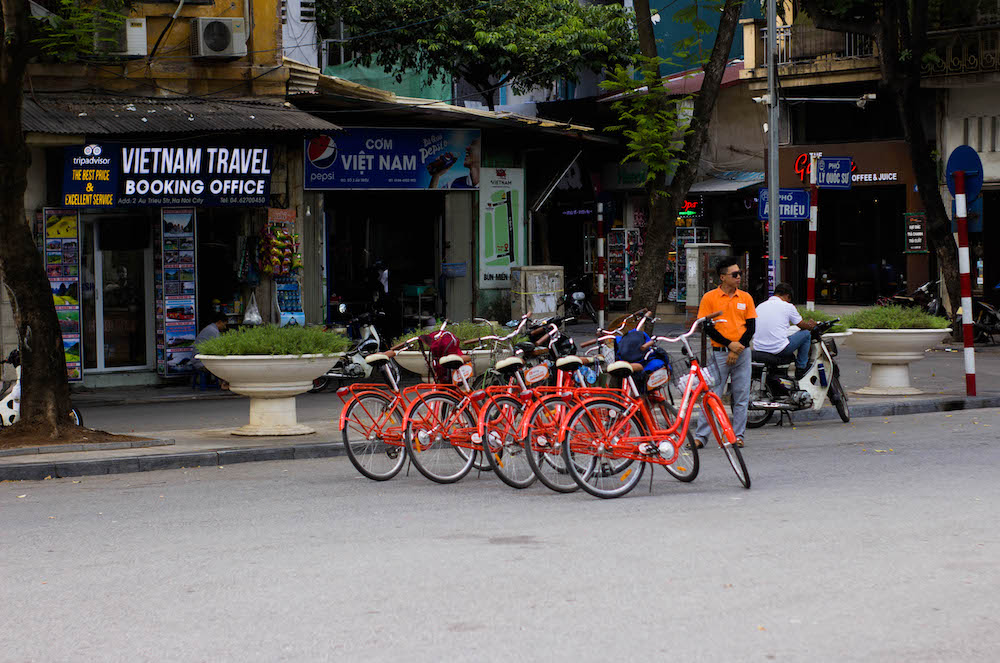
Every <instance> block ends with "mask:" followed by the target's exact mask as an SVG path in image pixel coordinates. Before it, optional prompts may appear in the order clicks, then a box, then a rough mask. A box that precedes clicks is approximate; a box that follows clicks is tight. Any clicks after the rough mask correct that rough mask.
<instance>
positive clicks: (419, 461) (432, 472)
mask: <svg viewBox="0 0 1000 663" xmlns="http://www.w3.org/2000/svg"><path fill="white" fill-rule="evenodd" d="M457 428H465V429H468V430H475V429H476V420H475V419H474V418H473V416H472V413H471V412H469V409H468V408H462V407H461V406H460V405H459V401H458V399H456V398H455V397H454V396H450V395H448V394H427V395H424V396H421V397H420V400H418V401H417V402H416V403H415V404H414V405H413V407H412V408H411V409H410V411H409V416H408V417H407V419H406V435H405V439H406V449H407V451H408V452H409V454H410V460H412V461H413V464H414V466H416V468H417V470H419V471H420V473H421V474H423V475H424V476H425V477H427V478H428V479H430V480H431V481H436V482H438V483H454V482H456V481H458V480H460V479H461V478H462V477H464V476H465V475H466V474H468V473H469V471H470V470H471V469H472V463H473V461H474V460H475V457H476V454H477V453H479V452H477V451H474V450H472V449H467V448H465V447H459V446H455V445H454V444H452V442H451V439H450V436H451V435H453V432H454V431H455V430H456V429H457Z"/></svg>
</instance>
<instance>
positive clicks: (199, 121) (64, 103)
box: [22, 93, 340, 136]
mask: <svg viewBox="0 0 1000 663" xmlns="http://www.w3.org/2000/svg"><path fill="white" fill-rule="evenodd" d="M22 126H23V128H24V131H26V132H36V133H48V134H86V135H89V136H101V135H105V136H111V135H122V134H156V133H200V132H245V131H259V132H307V131H335V130H338V129H339V128H340V127H338V126H337V125H335V124H331V123H330V122H327V121H326V120H323V119H320V118H318V117H316V116H314V115H310V114H309V113H306V112H305V111H302V110H299V109H298V108H295V107H294V106H292V105H291V104H289V103H287V102H282V101H274V102H268V101H261V100H259V99H233V100H219V101H207V100H199V99H189V98H184V99H151V98H147V97H109V96H103V95H86V94H80V93H62V94H56V93H44V94H26V95H25V97H24V117H23V120H22Z"/></svg>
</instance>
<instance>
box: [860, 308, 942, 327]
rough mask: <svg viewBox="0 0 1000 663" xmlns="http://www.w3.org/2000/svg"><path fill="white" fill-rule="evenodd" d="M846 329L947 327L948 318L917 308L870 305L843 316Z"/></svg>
mask: <svg viewBox="0 0 1000 663" xmlns="http://www.w3.org/2000/svg"><path fill="white" fill-rule="evenodd" d="M840 323H841V324H842V325H844V326H845V327H846V328H847V329H852V328H853V329H947V328H948V320H946V319H945V318H940V317H938V316H936V315H931V314H929V313H927V312H925V311H922V310H920V309H919V308H910V307H906V306H871V307H869V308H864V309H861V310H860V311H856V312H854V313H851V314H850V315H848V316H846V317H844V318H843V319H842V320H841V321H840Z"/></svg>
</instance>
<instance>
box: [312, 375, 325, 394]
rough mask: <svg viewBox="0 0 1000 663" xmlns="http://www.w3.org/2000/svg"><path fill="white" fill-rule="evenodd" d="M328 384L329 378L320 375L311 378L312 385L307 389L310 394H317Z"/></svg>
mask: <svg viewBox="0 0 1000 663" xmlns="http://www.w3.org/2000/svg"><path fill="white" fill-rule="evenodd" d="M328 384H330V378H328V377H326V376H325V375H321V376H319V377H318V378H316V379H315V380H313V386H312V387H311V388H310V389H309V393H310V394H318V393H319V392H321V391H323V390H324V389H326V386H327V385H328Z"/></svg>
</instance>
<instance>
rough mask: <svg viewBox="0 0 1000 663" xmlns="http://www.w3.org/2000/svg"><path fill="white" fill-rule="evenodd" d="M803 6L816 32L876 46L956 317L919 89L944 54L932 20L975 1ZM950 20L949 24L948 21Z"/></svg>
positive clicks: (951, 255)
mask: <svg viewBox="0 0 1000 663" xmlns="http://www.w3.org/2000/svg"><path fill="white" fill-rule="evenodd" d="M798 2H799V7H800V8H801V9H802V10H803V11H804V12H805V13H806V14H807V15H808V16H809V17H810V18H811V19H812V20H813V21H814V23H815V24H816V27H817V28H820V29H824V30H837V31H844V32H854V33H857V34H863V35H868V36H869V37H871V38H872V39H874V40H875V43H876V44H877V45H878V57H879V67H880V69H881V74H882V81H881V82H882V90H881V91H880V94H881V93H888V95H889V96H890V98H891V99H892V100H893V102H894V103H895V106H896V110H897V112H898V114H899V118H900V121H901V123H902V125H903V135H904V137H905V139H906V143H907V145H908V146H909V149H910V160H911V161H912V163H913V172H914V174H915V176H916V179H917V189H918V191H919V192H920V198H921V201H922V202H923V204H924V213H925V215H926V217H927V234H928V237H929V238H930V240H931V244H932V245H933V247H934V252H935V253H936V255H937V259H938V267H939V269H940V270H941V275H942V279H943V280H944V283H945V287H946V288H947V290H948V298H949V300H951V307H952V312H953V313H954V312H955V311H956V310H957V308H958V306H959V305H960V304H961V298H960V294H959V282H958V279H959V274H958V248H957V247H956V245H955V240H954V238H953V237H952V234H951V221H950V219H949V218H948V214H947V212H946V210H945V206H944V200H943V199H942V198H941V189H940V188H939V185H940V180H939V179H938V169H937V161H936V159H935V156H934V152H933V146H932V139H933V137H928V136H927V132H926V130H925V129H924V123H923V115H924V112H925V110H927V108H926V104H927V103H928V98H927V97H926V96H925V95H924V94H922V93H921V90H920V76H921V72H920V68H921V66H922V64H923V63H924V62H928V61H934V60H936V59H938V58H939V57H940V56H939V55H938V54H937V53H936V52H935V51H934V49H933V47H932V45H931V43H930V42H929V40H928V37H927V31H928V21H934V22H936V23H941V22H942V17H945V16H947V15H951V16H953V17H954V16H966V15H969V14H974V11H972V7H973V6H974V4H975V3H974V0H973V1H972V2H970V0H956V1H954V2H953V3H951V4H950V5H948V6H949V7H950V9H947V10H944V9H942V8H941V6H940V5H941V3H939V2H937V1H936V0H935V2H934V4H933V6H931V4H930V2H929V0H877V1H874V2H873V1H871V0H798ZM945 22H946V21H945Z"/></svg>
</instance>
